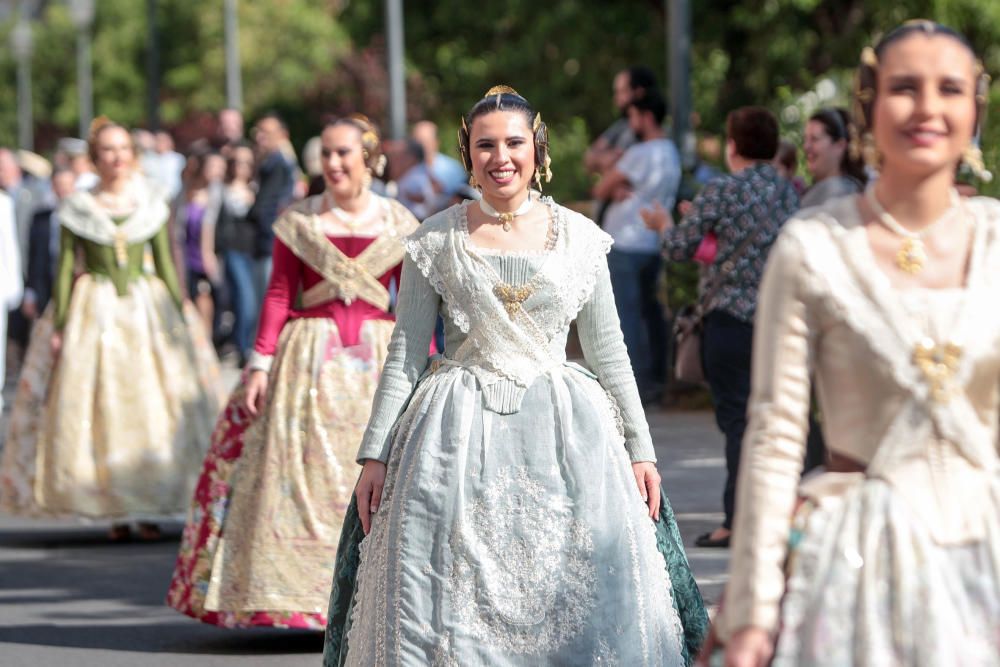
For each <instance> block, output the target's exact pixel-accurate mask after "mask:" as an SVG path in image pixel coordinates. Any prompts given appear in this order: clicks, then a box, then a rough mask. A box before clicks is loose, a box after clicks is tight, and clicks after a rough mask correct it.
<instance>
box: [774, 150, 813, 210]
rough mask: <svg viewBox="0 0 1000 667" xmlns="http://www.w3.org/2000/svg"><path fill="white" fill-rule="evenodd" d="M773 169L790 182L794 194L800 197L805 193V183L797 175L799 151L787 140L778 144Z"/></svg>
mask: <svg viewBox="0 0 1000 667" xmlns="http://www.w3.org/2000/svg"><path fill="white" fill-rule="evenodd" d="M774 168H775V169H776V170H777V171H778V174H779V175H780V176H781V177H782V178H786V179H788V180H789V181H791V182H792V185H793V186H794V187H795V192H797V193H798V194H799V196H800V197H801V196H802V193H803V192H805V191H806V182H805V181H804V180H802V177H801V176H799V175H798V171H799V149H798V148H797V147H796V146H795V144H793V143H792V142H791V141H789V140H788V139H782V140H781V141H779V142H778V152H777V154H776V155H775V156H774Z"/></svg>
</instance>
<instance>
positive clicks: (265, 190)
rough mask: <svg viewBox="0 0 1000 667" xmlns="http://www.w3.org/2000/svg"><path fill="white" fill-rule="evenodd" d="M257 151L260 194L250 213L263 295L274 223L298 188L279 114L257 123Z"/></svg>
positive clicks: (256, 281)
mask: <svg viewBox="0 0 1000 667" xmlns="http://www.w3.org/2000/svg"><path fill="white" fill-rule="evenodd" d="M254 143H255V145H256V152H257V174H256V179H255V180H256V181H257V197H256V199H255V200H254V203H253V206H252V207H251V208H250V211H249V212H248V213H247V216H248V218H249V219H250V220H252V221H253V222H254V223H255V224H256V225H257V236H256V240H255V242H254V267H253V275H254V290H255V293H256V294H257V296H258V298H262V297H263V295H264V290H265V289H266V288H267V283H268V281H269V280H270V278H271V253H272V250H273V245H274V232H273V231H272V230H271V226H272V225H273V224H274V221H275V220H277V219H278V214H279V213H280V212H281V210H282V209H283V208H284V207H285V206H287V205H288V204H289V203H290V202H291V200H292V195H293V193H294V188H295V166H294V165H293V164H292V162H291V161H290V160H289V159H288V157H286V155H285V153H284V150H285V146H286V145H288V127H287V126H286V125H285V122H284V121H283V120H282V119H281V117H280V116H278V114H276V113H273V112H272V113H267V114H265V115H264V116H262V117H261V118H260V120H258V121H257V124H256V126H254Z"/></svg>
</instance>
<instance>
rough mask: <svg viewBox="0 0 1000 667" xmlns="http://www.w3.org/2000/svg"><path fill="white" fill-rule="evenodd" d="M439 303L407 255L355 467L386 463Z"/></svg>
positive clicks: (422, 365) (423, 361) (420, 368)
mask: <svg viewBox="0 0 1000 667" xmlns="http://www.w3.org/2000/svg"><path fill="white" fill-rule="evenodd" d="M440 303H441V299H440V297H439V296H438V294H437V292H435V291H434V288H433V287H431V284H430V282H429V281H428V280H427V278H425V277H424V275H423V274H422V273H421V272H420V269H419V268H418V267H417V265H416V264H415V263H414V262H413V260H412V259H411V258H410V256H409V255H407V257H406V259H405V260H403V274H402V278H401V279H400V281H399V298H398V300H397V302H396V328H395V329H393V332H392V338H391V340H390V341H389V353H388V356H387V357H386V361H385V366H384V367H383V368H382V377H381V378H380V379H379V383H378V390H377V391H376V392H375V401H374V404H373V405H372V414H371V418H370V419H369V421H368V428H367V429H365V435H364V438H363V439H362V441H361V447H360V449H359V450H358V456H357V460H358V463H362V462H364V460H365V459H375V460H378V461H382V462H385V461H386V460H388V458H389V448H390V446H391V445H392V443H391V442H390V438H389V435H390V433H391V431H392V427H393V425H395V423H396V420H397V419H399V415H400V414H401V413H402V411H403V409H404V407H405V406H406V403H407V401H408V400H409V399H410V395H411V394H412V393H413V389H414V386H415V385H416V383H417V380H418V379H419V378H420V375H421V374H422V373H423V372H424V369H425V368H426V367H427V351H428V349H430V344H431V338H432V337H433V335H434V325H435V323H436V322H437V314H438V309H439V307H440ZM619 335H620V334H619Z"/></svg>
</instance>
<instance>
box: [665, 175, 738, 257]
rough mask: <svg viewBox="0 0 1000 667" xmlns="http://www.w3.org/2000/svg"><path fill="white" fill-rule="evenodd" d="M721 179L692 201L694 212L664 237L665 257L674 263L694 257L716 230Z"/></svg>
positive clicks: (692, 210)
mask: <svg viewBox="0 0 1000 667" xmlns="http://www.w3.org/2000/svg"><path fill="white" fill-rule="evenodd" d="M722 185H723V181H722V180H721V179H716V180H713V181H711V182H709V183H708V184H707V185H706V186H705V187H704V189H703V190H702V191H701V192H699V193H698V195H697V196H696V197H695V198H694V201H693V202H691V210H690V211H688V214H687V215H685V216H684V218H683V219H682V220H681V221H680V224H678V225H677V226H676V227H674V228H673V229H668V230H667V231H666V232H665V233H664V235H663V255H664V257H666V258H667V259H669V260H672V261H675V262H685V261H688V260H690V259H691V258H693V257H694V253H695V251H697V250H698V244H699V243H701V240H702V239H703V238H704V237H705V235H706V234H708V233H709V232H710V231H712V230H713V229H714V228H715V224H716V222H717V221H718V220H719V217H720V215H721V213H722V207H723V201H722V192H721V191H722Z"/></svg>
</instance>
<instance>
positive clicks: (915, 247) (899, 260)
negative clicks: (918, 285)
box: [865, 186, 962, 275]
mask: <svg viewBox="0 0 1000 667" xmlns="http://www.w3.org/2000/svg"><path fill="white" fill-rule="evenodd" d="M948 197H949V200H950V206H949V207H948V210H947V211H945V212H944V214H943V215H942V216H941V217H940V218H938V219H937V220H936V221H935V222H932V223H931V224H929V225H927V226H926V227H924V228H923V229H921V230H920V231H919V232H914V231H911V230H909V229H907V228H906V227H903V225H901V224H899V221H898V220H896V218H894V217H892V215H891V214H890V213H889V212H888V211H886V210H885V207H883V206H882V204H881V203H880V202H879V200H878V197H876V196H875V187H874V186H869V187H868V188H866V189H865V200H866V201H867V202H868V205H869V206H871V208H872V211H873V212H874V213H875V219H876V220H877V221H878V222H879V223H881V224H882V225H883V226H884V227H885V228H886V229H888V230H889V231H890V232H892V233H893V234H895V235H896V236H902V237H903V245H902V246H900V248H899V251H898V252H897V253H896V266H897V267H899V269H900V270H901V271H904V272H905V273H909V274H910V275H917V274H918V273H920V272H921V271H923V270H924V264H926V263H927V248H926V246H925V245H924V237H925V236H926V235H927V234H928V233H929V232H930V231H931V230H932V229H934V228H935V227H937V226H938V225H941V224H942V223H944V222H945V221H947V220H950V219H951V218H952V217H953V216H954V214H955V213H956V212H957V211H958V210H959V209H960V208H961V204H962V199H961V197H960V196H959V194H958V191H957V190H955V188H951V190H950V191H949V192H948Z"/></svg>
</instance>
